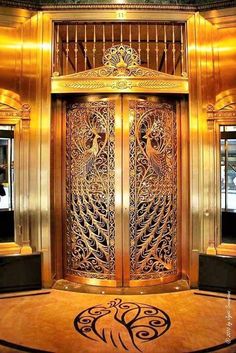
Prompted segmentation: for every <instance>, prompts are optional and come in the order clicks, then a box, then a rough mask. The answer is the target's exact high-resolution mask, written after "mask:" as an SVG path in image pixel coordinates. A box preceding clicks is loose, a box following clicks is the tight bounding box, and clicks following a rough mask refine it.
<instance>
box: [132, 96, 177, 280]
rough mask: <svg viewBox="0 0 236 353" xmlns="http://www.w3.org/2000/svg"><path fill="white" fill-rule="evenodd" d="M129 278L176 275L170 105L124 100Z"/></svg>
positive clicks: (174, 164) (174, 152)
mask: <svg viewBox="0 0 236 353" xmlns="http://www.w3.org/2000/svg"><path fill="white" fill-rule="evenodd" d="M129 109H130V117H131V118H130V135H129V136H130V137H129V138H130V162H129V163H130V223H129V227H130V264H131V274H130V275H131V279H133V280H137V279H152V278H153V279H155V278H159V277H165V276H168V275H171V274H176V272H177V260H176V246H177V244H176V237H177V131H176V114H175V106H174V105H170V104H165V103H154V102H147V101H131V102H130V106H129Z"/></svg>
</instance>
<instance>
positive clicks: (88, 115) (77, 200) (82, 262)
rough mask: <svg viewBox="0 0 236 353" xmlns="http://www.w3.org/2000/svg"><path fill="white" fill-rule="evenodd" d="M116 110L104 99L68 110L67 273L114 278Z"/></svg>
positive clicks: (81, 104) (75, 105)
mask: <svg viewBox="0 0 236 353" xmlns="http://www.w3.org/2000/svg"><path fill="white" fill-rule="evenodd" d="M114 110H115V107H114V102H105V101H97V102H87V103H74V104H70V105H68V106H67V122H66V207H67V211H66V212H67V216H66V259H67V263H66V272H67V274H74V275H79V276H82V277H89V278H98V279H114V278H115V190H114V186H115V157H114V153H115V152H114V150H115V120H114Z"/></svg>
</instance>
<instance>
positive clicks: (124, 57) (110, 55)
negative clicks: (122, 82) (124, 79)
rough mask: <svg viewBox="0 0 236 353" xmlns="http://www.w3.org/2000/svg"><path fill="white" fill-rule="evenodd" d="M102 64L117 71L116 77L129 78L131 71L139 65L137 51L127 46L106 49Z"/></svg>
mask: <svg viewBox="0 0 236 353" xmlns="http://www.w3.org/2000/svg"><path fill="white" fill-rule="evenodd" d="M102 62H103V64H104V66H106V67H110V68H113V69H114V70H117V75H116V76H129V75H130V74H131V71H132V69H134V68H137V66H139V65H140V64H141V60H140V57H139V56H138V53H137V51H136V50H135V49H133V48H131V47H130V46H128V45H114V46H113V47H111V48H109V49H107V50H106V52H105V54H104V57H103V60H102Z"/></svg>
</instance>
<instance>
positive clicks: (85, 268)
mask: <svg viewBox="0 0 236 353" xmlns="http://www.w3.org/2000/svg"><path fill="white" fill-rule="evenodd" d="M57 106H58V104H57ZM66 106H67V108H66V116H67V123H66V131H67V132H66V136H67V137H66V146H67V147H66V152H64V153H66V155H65V156H66V159H64V158H63V159H62V161H64V162H63V163H65V161H66V166H64V167H63V164H60V165H61V169H64V168H66V170H67V172H66V176H65V179H64V181H63V179H62V185H61V187H62V188H64V187H65V186H64V185H63V183H65V182H66V196H64V197H66V203H65V202H63V204H64V206H63V204H62V207H65V208H64V211H62V212H63V213H64V217H65V220H64V222H63V224H64V228H63V227H62V225H61V226H59V227H58V225H57V220H56V219H54V221H53V223H54V227H55V226H56V227H57V229H58V231H59V232H60V231H62V232H63V233H64V244H65V246H64V248H65V252H64V266H65V276H66V278H67V279H69V280H72V281H78V282H80V283H87V284H95V285H107V286H121V285H126V286H127V285H128V286H138V285H154V284H155V283H166V282H170V281H173V280H176V279H177V278H179V276H180V273H181V251H179V249H180V242H181V237H182V235H181V226H180V224H179V223H180V222H181V220H182V217H183V215H182V211H181V203H180V201H179V200H180V192H179V194H178V195H179V196H178V197H177V189H176V188H177V185H178V184H179V176H178V177H177V161H178V163H179V161H180V159H179V158H177V150H176V148H177V132H176V122H177V121H176V116H175V114H176V113H175V110H176V107H177V106H176V103H175V100H171V99H170V98H167V97H162V98H161V97H160V98H158V97H154V96H145V95H142V96H140V97H136V96H134V95H130V96H127V95H124V97H122V96H113V95H111V96H109V97H106V96H101V97H99V96H92V95H89V96H84V97H79V96H78V97H77V98H75V97H74V98H73V99H71V98H70V99H69V100H67V103H66ZM59 107H60V105H59ZM135 107H136V108H135ZM140 109H141V110H140ZM171 109H172V110H171ZM139 110H140V112H139ZM142 110H143V112H142V113H141V111H142ZM63 111H64V112H65V110H62V112H63ZM55 112H56V115H57V116H60V115H61V113H60V111H59V112H58V110H56V111H55ZM183 112H184V111H183ZM64 114H65V113H64ZM161 117H162V118H161ZM54 119H55V123H56V125H58V124H61V122H60V121H59V120H58V119H57V117H56V116H55V118H54ZM158 119H159V120H158ZM163 119H164V120H163ZM179 119H180V110H179V108H178V109H177V120H178V121H179ZM182 119H183V120H185V118H184V116H183V115H182ZM62 120H64V121H65V115H64V116H63V118H62ZM157 124H159V125H160V126H159V125H158V126H159V127H158V128H157V130H155V128H154V126H156V125H157ZM165 124H166V125H165ZM168 124H169V125H168ZM178 124H179V122H178ZM167 125H168V126H169V127H167ZM152 127H153V129H154V130H153V131H152V130H151V128H152ZM183 127H184V125H183ZM183 127H182V128H183ZM133 129H134V130H133ZM179 130H180V127H179V128H178V131H179ZM59 131H60V133H62V131H64V134H65V126H64V128H63V129H62V130H61V129H60V130H59ZM158 131H159V132H158ZM161 131H163V132H164V131H166V135H160V134H162V133H161ZM167 131H168V134H167ZM142 136H143V137H142ZM155 136H156V137H155ZM55 137H56V136H55ZM58 138H59V139H60V140H62V141H65V138H60V136H58ZM144 138H145V139H144ZM178 138H181V134H179V133H178ZM135 141H136V147H135V148H134V149H133V148H132V145H133V143H134V142H135ZM171 141H172V142H171ZM58 142H59V140H58ZM64 143H65V142H64ZM139 145H140V147H138V146H139ZM178 145H179V146H180V141H178ZM158 146H159V150H158ZM54 148H55V147H54ZM138 148H139V149H140V148H141V150H140V151H139V150H138ZM61 150H64V151H65V147H63V146H61V147H59V149H58V152H57V157H56V158H55V163H57V164H58V159H60V158H62V156H61V154H60V151H61ZM138 151H139V152H138ZM133 153H134V154H133ZM158 154H159V155H158ZM141 155H142V156H143V157H142V159H143V162H142V159H141ZM155 155H157V159H155ZM180 155H181V152H180V150H178V156H180ZM145 156H146V157H145ZM158 156H159V157H158ZM153 158H154V159H153ZM158 158H162V159H163V160H162V162H161V164H158V163H159V162H158ZM165 160H166V162H165ZM164 162H165V163H164ZM140 163H141V164H140ZM113 168H115V169H113ZM143 168H144V169H143ZM160 168H162V169H163V168H164V169H163V170H162V172H161V170H160ZM169 168H172V169H173V173H170V171H169ZM100 169H101V170H100ZM178 170H179V171H180V170H181V167H180V166H179V165H178ZM143 172H144V175H143ZM140 173H141V174H140ZM166 173H167V174H166ZM139 174H140V175H139ZM108 176H109V177H108ZM59 178H61V177H59ZM106 178H108V179H107V181H106ZM168 178H169V184H168V185H169V186H168V187H169V189H168V187H167V184H166V182H167V179H168ZM161 180H162V181H161ZM164 180H165V183H164V184H163V185H162V186H161V183H163V182H164ZM150 183H153V185H151V184H150ZM146 184H147V185H146ZM135 185H136V186H135ZM57 187H58V184H57V183H56V184H55V188H56V189H55V191H54V192H55V193H56V194H57V190H58V188H57ZM100 189H101V190H100ZM158 189H159V192H158ZM181 189H182V187H181ZM150 190H152V195H153V196H154V198H157V200H156V201H155V202H154V204H153V205H152V202H153V201H152V198H153V197H151V196H150V195H149V193H150ZM155 190H156V191H155ZM164 190H166V191H164ZM168 190H169V191H168ZM171 190H172V191H171ZM160 192H162V194H161V195H159V193H160ZM163 192H164V193H165V192H167V194H168V193H170V195H169V194H168V195H169V201H168V202H167V204H165V202H166V201H164V203H163V205H162V208H160V207H161V206H160V205H161V201H160V200H161V199H163V200H165V197H167V194H166V196H164V194H163ZM135 195H136V196H135ZM148 195H149V196H148ZM158 195H159V196H158ZM158 197H159V199H160V200H159V199H158ZM136 198H137V199H136ZM103 199H104V200H103ZM132 200H133V201H132ZM135 200H136V201H135ZM138 200H139V201H138ZM158 200H159V201H158ZM58 202H60V199H58ZM113 202H115V204H113ZM137 202H138V203H137ZM177 204H178V216H177V208H176V207H177ZM142 205H143V206H142ZM145 205H146V206H145ZM144 206H145V207H147V210H146V211H144V208H143V207H144ZM157 206H158V209H157ZM107 207H108V208H107ZM140 207H141V208H140ZM142 208H143V211H142V210H141V209H142ZM106 209H107V211H106ZM170 209H171V210H172V211H170ZM135 210H136V212H137V215H138V214H139V213H140V212H141V213H140V215H139V216H138V217H139V218H140V217H141V218H143V217H142V216H141V214H142V213H143V215H144V216H145V217H144V218H143V219H141V218H140V220H138V218H137V217H136V216H135V214H136V212H135ZM138 210H139V211H138ZM168 210H169V211H168ZM134 212H135V213H134ZM57 217H58V221H59V220H60V218H61V216H60V215H59V214H58V215H57ZM106 217H108V218H107V219H106ZM136 218H137V219H136ZM164 219H165V221H164ZM59 223H60V222H59ZM183 223H184V222H183ZM177 224H178V227H177ZM60 227H62V228H61V230H60ZM137 227H138V228H137ZM136 228H137V230H136ZM54 229H55V228H54ZM138 229H139V230H138ZM177 229H178V234H177ZM59 239H61V237H60V236H59ZM145 239H146V240H145ZM57 241H58V240H57ZM135 244H136V245H135ZM162 248H163V249H162ZM138 249H139V250H138ZM183 252H186V251H183ZM177 256H178V257H177ZM140 266H141V267H140ZM177 267H178V268H177Z"/></svg>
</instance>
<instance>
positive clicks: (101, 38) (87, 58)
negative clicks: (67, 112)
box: [53, 21, 187, 76]
mask: <svg viewBox="0 0 236 353" xmlns="http://www.w3.org/2000/svg"><path fill="white" fill-rule="evenodd" d="M121 44H124V45H129V46H130V47H132V48H133V49H135V50H136V51H137V53H138V55H139V57H140V59H141V65H142V66H143V67H148V68H150V69H153V70H157V71H161V72H164V73H168V74H170V75H179V76H183V75H186V70H187V69H186V35H185V25H184V24H183V23H178V22H173V23H172V22H164V23H162V22H149V23H147V22H140V23H135V22H125V23H124V22H114V23H112V22H104V23H101V22H100V23H99V22H76V21H71V22H59V23H56V22H55V23H54V47H53V73H54V75H67V74H72V73H76V72H80V71H84V70H89V69H92V68H95V67H99V66H102V65H103V62H102V58H103V57H104V54H105V51H106V49H107V48H110V47H112V46H114V45H121Z"/></svg>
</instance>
